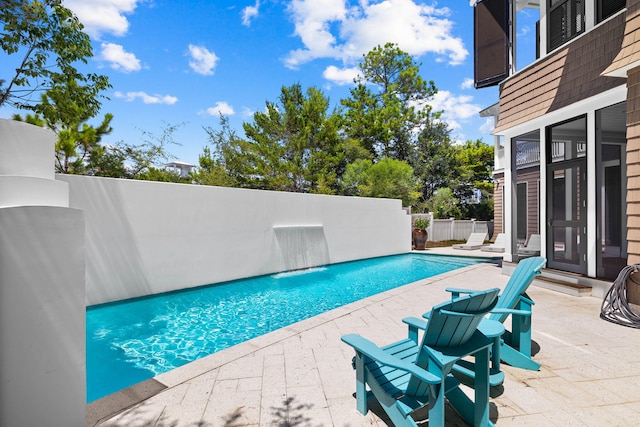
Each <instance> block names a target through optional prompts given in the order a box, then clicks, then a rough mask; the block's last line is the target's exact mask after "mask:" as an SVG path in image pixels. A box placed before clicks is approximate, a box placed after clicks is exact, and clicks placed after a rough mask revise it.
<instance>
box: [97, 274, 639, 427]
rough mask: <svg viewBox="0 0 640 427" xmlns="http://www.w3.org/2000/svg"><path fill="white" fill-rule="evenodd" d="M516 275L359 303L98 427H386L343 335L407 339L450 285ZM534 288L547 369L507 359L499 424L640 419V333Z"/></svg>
mask: <svg viewBox="0 0 640 427" xmlns="http://www.w3.org/2000/svg"><path fill="white" fill-rule="evenodd" d="M507 280H508V277H507V276H505V275H502V272H501V268H500V267H499V266H498V265H497V264H490V263H485V264H479V265H475V266H471V267H467V268H464V269H460V270H456V271H454V272H450V273H447V274H444V275H440V276H437V277H435V278H431V279H426V280H423V281H420V282H416V283H413V284H410V285H406V286H403V287H400V288H397V289H394V290H391V291H388V292H384V293H382V294H378V295H375V296H372V297H370V298H367V299H364V300H361V301H357V302H355V303H352V304H349V305H347V306H344V307H341V308H338V309H336V310H332V311H330V312H327V313H325V314H322V315H320V316H316V317H313V318H311V319H307V320H305V321H302V322H299V323H296V324H294V325H291V326H289V327H287V328H283V329H280V330H278V331H275V332H272V333H269V334H266V335H264V336H262V337H259V338H256V339H253V340H251V341H248V342H246V343H243V344H240V345H237V346H234V347H232V348H229V349H227V350H223V351H221V352H219V353H216V354H213V355H211V356H209V357H206V358H203V359H200V360H198V361H195V362H193V363H190V364H188V365H185V366H183V367H181V368H178V369H175V370H173V371H170V372H168V373H166V374H162V375H160V376H158V377H156V378H154V379H153V380H149V381H146V382H144V383H141V384H139V385H137V386H134V387H133V388H131V389H127V390H124V391H122V392H120V393H117V394H115V395H112V396H108V397H106V398H104V399H101V400H99V401H97V402H94V403H92V404H91V405H89V406H88V409H87V426H94V425H99V426H102V427H116V426H123V427H124V426H158V427H165V426H166V427H168V426H172V427H178V426H214V427H217V426H352V427H353V426H384V425H387V423H386V422H385V421H384V419H382V418H380V417H379V416H382V415H383V414H381V412H380V411H377V410H374V411H373V412H372V411H370V412H369V413H368V414H367V415H366V416H362V415H360V413H358V412H357V411H356V409H355V398H354V397H353V393H354V391H355V372H354V371H353V370H352V368H351V358H352V357H353V354H354V353H353V350H352V349H351V348H350V347H349V346H347V345H346V344H343V343H342V342H341V341H340V337H341V336H342V335H344V334H347V333H358V334H360V335H362V336H364V337H367V338H369V339H370V340H372V341H374V342H376V343H377V344H379V345H383V344H387V343H390V342H393V341H395V340H398V339H399V338H401V337H404V335H405V334H406V327H405V325H404V324H403V323H402V322H401V319H402V318H403V317H406V316H420V315H421V314H422V313H424V312H426V311H427V310H429V308H430V307H431V306H433V305H435V304H437V303H439V302H442V301H444V300H446V299H447V298H449V294H448V293H447V292H446V291H445V288H446V287H450V286H451V287H466V288H471V289H485V288H489V287H493V286H497V287H500V288H502V287H504V285H505V284H506V282H507ZM534 283H535V282H534ZM529 295H530V296H531V297H532V298H533V299H534V301H535V302H536V305H535V306H534V307H533V313H534V314H533V339H534V342H535V343H534V353H536V354H535V356H534V358H535V360H537V361H538V362H540V363H541V364H542V368H541V370H540V371H539V372H533V371H525V370H520V369H516V368H512V367H510V366H504V365H503V369H504V371H505V373H506V379H505V382H504V384H503V386H501V387H496V388H494V389H493V390H492V396H493V398H492V400H491V418H492V420H493V421H494V423H495V424H496V425H498V426H542V425H549V426H565V427H566V426H637V425H640V380H639V378H640V330H637V329H632V328H627V327H624V326H619V325H615V324H612V323H609V322H606V321H604V320H601V319H600V318H599V312H600V304H601V299H600V298H594V297H574V296H570V295H566V294H562V293H559V292H555V291H551V290H548V289H544V288H541V287H538V286H535V285H534V286H532V287H531V288H530V290H529ZM468 391H469V392H470V393H471V390H470V389H469V390H468ZM135 402H137V403H135ZM122 408H125V409H122ZM447 416H448V424H447V425H450V426H458V425H465V424H464V423H463V422H462V421H461V420H460V418H459V417H458V416H457V414H455V413H454V412H453V411H451V410H450V411H449V412H448V414H447ZM425 425H426V424H425Z"/></svg>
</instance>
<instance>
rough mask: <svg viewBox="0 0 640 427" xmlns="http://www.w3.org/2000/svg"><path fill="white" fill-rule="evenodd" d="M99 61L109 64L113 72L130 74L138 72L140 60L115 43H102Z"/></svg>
mask: <svg viewBox="0 0 640 427" xmlns="http://www.w3.org/2000/svg"><path fill="white" fill-rule="evenodd" d="M100 47H101V48H102V51H101V52H100V57H99V58H100V59H102V60H103V61H107V62H109V63H110V67H111V68H113V69H114V70H118V71H122V72H125V73H130V72H131V71H140V69H141V68H142V66H141V65H140V60H139V59H138V58H136V56H135V55H134V54H133V53H129V52H126V51H125V50H124V48H123V47H122V46H120V45H119V44H115V43H102V44H101V45H100Z"/></svg>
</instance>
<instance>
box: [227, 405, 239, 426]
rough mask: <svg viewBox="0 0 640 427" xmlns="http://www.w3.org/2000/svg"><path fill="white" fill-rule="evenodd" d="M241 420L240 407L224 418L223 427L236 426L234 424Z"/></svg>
mask: <svg viewBox="0 0 640 427" xmlns="http://www.w3.org/2000/svg"><path fill="white" fill-rule="evenodd" d="M240 418H242V407H240V408H236V410H235V411H233V412H232V413H230V414H228V415H226V416H225V417H224V425H225V426H233V425H236V424H235V422H236V421H237V420H239V419H240Z"/></svg>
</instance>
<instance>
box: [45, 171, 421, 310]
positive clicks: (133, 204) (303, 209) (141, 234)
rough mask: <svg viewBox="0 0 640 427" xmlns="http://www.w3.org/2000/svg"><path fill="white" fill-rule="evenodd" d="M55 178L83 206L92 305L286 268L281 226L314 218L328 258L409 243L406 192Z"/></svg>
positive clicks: (382, 251)
mask: <svg viewBox="0 0 640 427" xmlns="http://www.w3.org/2000/svg"><path fill="white" fill-rule="evenodd" d="M57 179H58V180H60V181H64V182H66V183H68V184H69V188H70V196H69V199H70V202H69V203H70V206H71V207H73V208H77V209H81V210H83V211H84V213H85V216H86V224H87V225H86V248H87V305H94V304H99V303H104V302H109V301H114V300H120V299H125V298H131V297H137V296H143V295H149V294H155V293H160V292H166V291H171V290H176V289H182V288H187V287H193V286H199V285H204V284H209V283H217V282H223V281H227V280H233V279H239V278H244V277H251V276H256V275H262V274H269V273H273V272H278V271H283V270H286V269H287V262H286V261H287V260H286V259H285V258H286V255H283V252H286V251H285V249H284V248H283V247H281V244H282V239H281V240H278V238H277V236H276V232H275V231H274V227H275V229H276V230H277V229H278V227H283V226H285V227H286V226H305V225H307V226H316V227H311V228H313V229H315V232H314V233H313V234H314V235H316V236H317V235H318V233H317V231H318V230H317V226H318V225H321V226H322V232H321V233H320V236H322V235H324V238H325V239H326V241H325V242H322V244H323V245H324V248H325V250H326V251H327V254H326V255H327V256H326V259H328V262H330V263H337V262H343V261H350V260H354V259H361V258H370V257H375V256H383V255H391V254H397V253H404V252H408V251H410V249H411V233H410V227H411V219H410V216H409V215H407V214H406V213H405V211H404V210H403V209H402V204H401V201H400V200H389V199H369V198H358V197H339V196H325V195H309V194H298V193H285V192H273V191H260V190H246V189H234V188H223V187H209V186H196V185H185V184H172V183H159V182H148V181H131V180H120V179H109V178H96V177H86V176H75V175H58V176H57ZM314 238H315V237H314Z"/></svg>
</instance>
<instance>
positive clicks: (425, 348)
mask: <svg viewBox="0 0 640 427" xmlns="http://www.w3.org/2000/svg"><path fill="white" fill-rule="evenodd" d="M498 292H499V289H498V288H495V289H490V290H487V291H480V292H474V293H471V294H469V295H464V296H461V297H458V298H453V299H452V300H451V301H447V302H445V303H442V304H439V305H437V306H435V307H433V309H432V310H431V316H430V319H429V321H428V322H426V324H425V332H424V334H422V340H421V341H420V345H418V343H419V341H418V330H417V329H416V328H414V327H411V325H410V326H409V335H408V338H407V339H404V340H402V341H398V342H396V343H394V344H390V345H388V346H385V347H378V346H377V345H375V344H374V343H373V342H371V341H369V340H367V339H365V338H362V337H361V336H359V335H355V334H350V335H345V336H343V337H342V341H344V342H345V343H347V344H349V345H350V346H351V347H353V348H354V349H355V351H356V356H355V358H354V365H355V369H356V406H357V409H358V410H359V411H360V413H362V414H363V415H365V414H366V413H367V410H368V406H367V399H368V397H369V396H368V393H367V390H366V387H367V385H368V386H369V388H370V389H371V392H370V394H371V395H373V397H375V398H376V399H377V400H378V402H379V403H380V405H381V406H382V408H383V409H384V410H385V412H386V413H387V415H388V416H389V418H390V419H391V421H392V422H393V424H394V425H395V426H397V427H401V426H414V427H417V425H418V424H417V423H416V421H415V420H414V419H413V418H412V416H411V415H412V414H414V413H415V411H416V410H417V409H419V408H422V407H423V406H425V405H427V404H428V410H429V426H431V427H439V426H444V424H445V421H444V414H445V409H444V408H445V397H446V398H447V399H448V400H449V402H450V403H451V406H452V407H453V408H454V409H455V410H456V411H457V412H458V413H459V414H460V415H461V416H462V417H463V418H464V419H465V421H466V422H467V423H469V424H471V425H474V426H491V425H493V424H492V423H491V422H490V421H489V382H488V376H489V347H491V345H492V340H490V339H488V338H487V337H485V336H484V335H483V334H482V333H481V332H479V331H478V329H477V328H478V324H479V323H480V322H481V321H482V318H483V317H484V315H485V314H486V313H488V312H489V311H490V310H491V309H492V308H494V307H495V305H496V303H497V296H498ZM469 355H473V356H475V370H474V374H475V382H474V389H475V400H474V401H472V400H471V399H470V398H469V397H468V396H467V395H466V394H465V393H464V391H462V390H461V389H460V384H459V382H458V380H456V379H455V378H454V377H453V376H452V375H451V370H452V368H453V366H454V365H455V363H456V362H457V361H459V360H461V359H462V358H463V357H466V356H469Z"/></svg>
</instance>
